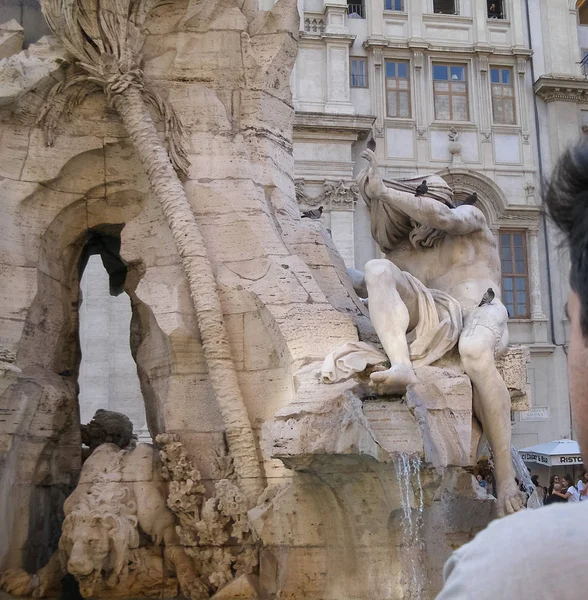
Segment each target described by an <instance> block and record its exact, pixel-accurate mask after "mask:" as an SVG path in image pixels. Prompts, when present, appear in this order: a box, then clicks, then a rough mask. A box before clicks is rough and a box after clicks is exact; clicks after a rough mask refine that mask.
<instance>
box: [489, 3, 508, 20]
mask: <svg viewBox="0 0 588 600" xmlns="http://www.w3.org/2000/svg"><path fill="white" fill-rule="evenodd" d="M487 4H488V18H489V19H504V10H503V1H502V0H487Z"/></svg>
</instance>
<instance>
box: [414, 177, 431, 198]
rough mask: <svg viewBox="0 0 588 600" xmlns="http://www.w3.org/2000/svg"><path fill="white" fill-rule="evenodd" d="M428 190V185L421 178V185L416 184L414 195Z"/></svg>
mask: <svg viewBox="0 0 588 600" xmlns="http://www.w3.org/2000/svg"><path fill="white" fill-rule="evenodd" d="M428 191H429V186H428V185H427V180H426V179H425V180H423V183H421V185H419V186H417V189H416V194H415V196H424V195H425V194H426V193H427V192H428Z"/></svg>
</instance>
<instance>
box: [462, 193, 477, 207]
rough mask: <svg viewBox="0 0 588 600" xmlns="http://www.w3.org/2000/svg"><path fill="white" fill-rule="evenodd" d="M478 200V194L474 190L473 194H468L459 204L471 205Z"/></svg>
mask: <svg viewBox="0 0 588 600" xmlns="http://www.w3.org/2000/svg"><path fill="white" fill-rule="evenodd" d="M477 201H478V194H476V192H474V193H473V194H470V195H469V196H468V197H467V198H466V199H465V200H464V201H463V202H462V203H461V204H460V206H463V205H464V204H467V205H468V206H473V205H474V204H475V203H476V202H477Z"/></svg>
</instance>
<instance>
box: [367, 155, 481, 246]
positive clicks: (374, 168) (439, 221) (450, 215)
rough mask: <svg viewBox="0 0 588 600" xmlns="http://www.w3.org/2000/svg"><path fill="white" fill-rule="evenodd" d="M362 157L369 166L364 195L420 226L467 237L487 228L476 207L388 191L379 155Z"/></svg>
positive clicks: (397, 191)
mask: <svg viewBox="0 0 588 600" xmlns="http://www.w3.org/2000/svg"><path fill="white" fill-rule="evenodd" d="M362 156H363V157H364V158H365V159H367V160H368V161H369V163H370V166H369V168H368V171H367V178H368V180H369V181H368V183H367V185H366V186H365V192H366V193H367V194H368V195H369V196H370V197H371V198H378V199H379V200H381V201H382V202H385V203H386V204H390V205H391V206H393V207H394V208H396V209H398V210H400V211H402V212H403V213H404V214H405V215H407V216H409V217H410V218H411V219H413V220H414V221H416V222H418V223H420V224H421V225H428V226H429V227H433V228H434V229H440V230H442V231H446V232H447V233H452V234H454V235H467V234H468V233H473V232H475V231H479V230H480V229H482V228H483V227H484V225H485V219H484V215H483V214H482V213H481V212H480V211H479V210H478V209H477V208H475V207H474V206H460V207H458V208H449V207H448V206H447V205H445V204H443V203H442V202H439V201H438V200H434V199H433V198H427V197H425V196H418V197H417V196H413V195H412V194H409V193H408V192H402V191H400V190H392V189H390V188H387V187H386V186H385V185H384V182H383V181H382V177H381V175H380V173H379V171H378V163H377V160H376V155H375V154H374V153H373V152H372V151H371V150H365V151H364V152H363V153H362Z"/></svg>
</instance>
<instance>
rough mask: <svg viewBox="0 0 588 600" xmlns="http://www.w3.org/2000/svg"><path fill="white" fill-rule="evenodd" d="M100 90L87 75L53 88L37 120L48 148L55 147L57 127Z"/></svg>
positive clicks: (81, 75) (71, 79) (71, 78)
mask: <svg viewBox="0 0 588 600" xmlns="http://www.w3.org/2000/svg"><path fill="white" fill-rule="evenodd" d="M100 89H101V86H99V85H97V84H96V83H94V82H92V81H90V80H89V79H88V76H87V75H85V74H77V75H73V76H70V77H69V78H68V79H66V80H65V81H60V82H59V83H56V84H55V85H54V86H53V88H52V89H51V90H50V91H49V94H48V95H47V98H46V99H45V102H44V103H43V105H42V106H41V108H40V110H39V112H38V114H37V120H36V124H37V125H41V126H42V127H43V131H44V133H45V143H46V144H47V146H52V145H53V142H54V140H55V129H56V127H57V125H58V124H59V123H60V122H62V123H67V122H68V121H69V120H70V119H71V116H72V113H73V110H74V108H76V106H79V105H80V104H81V103H82V102H83V101H84V100H85V99H86V98H87V97H88V96H89V95H90V94H93V93H94V92H97V91H99V90H100Z"/></svg>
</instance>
